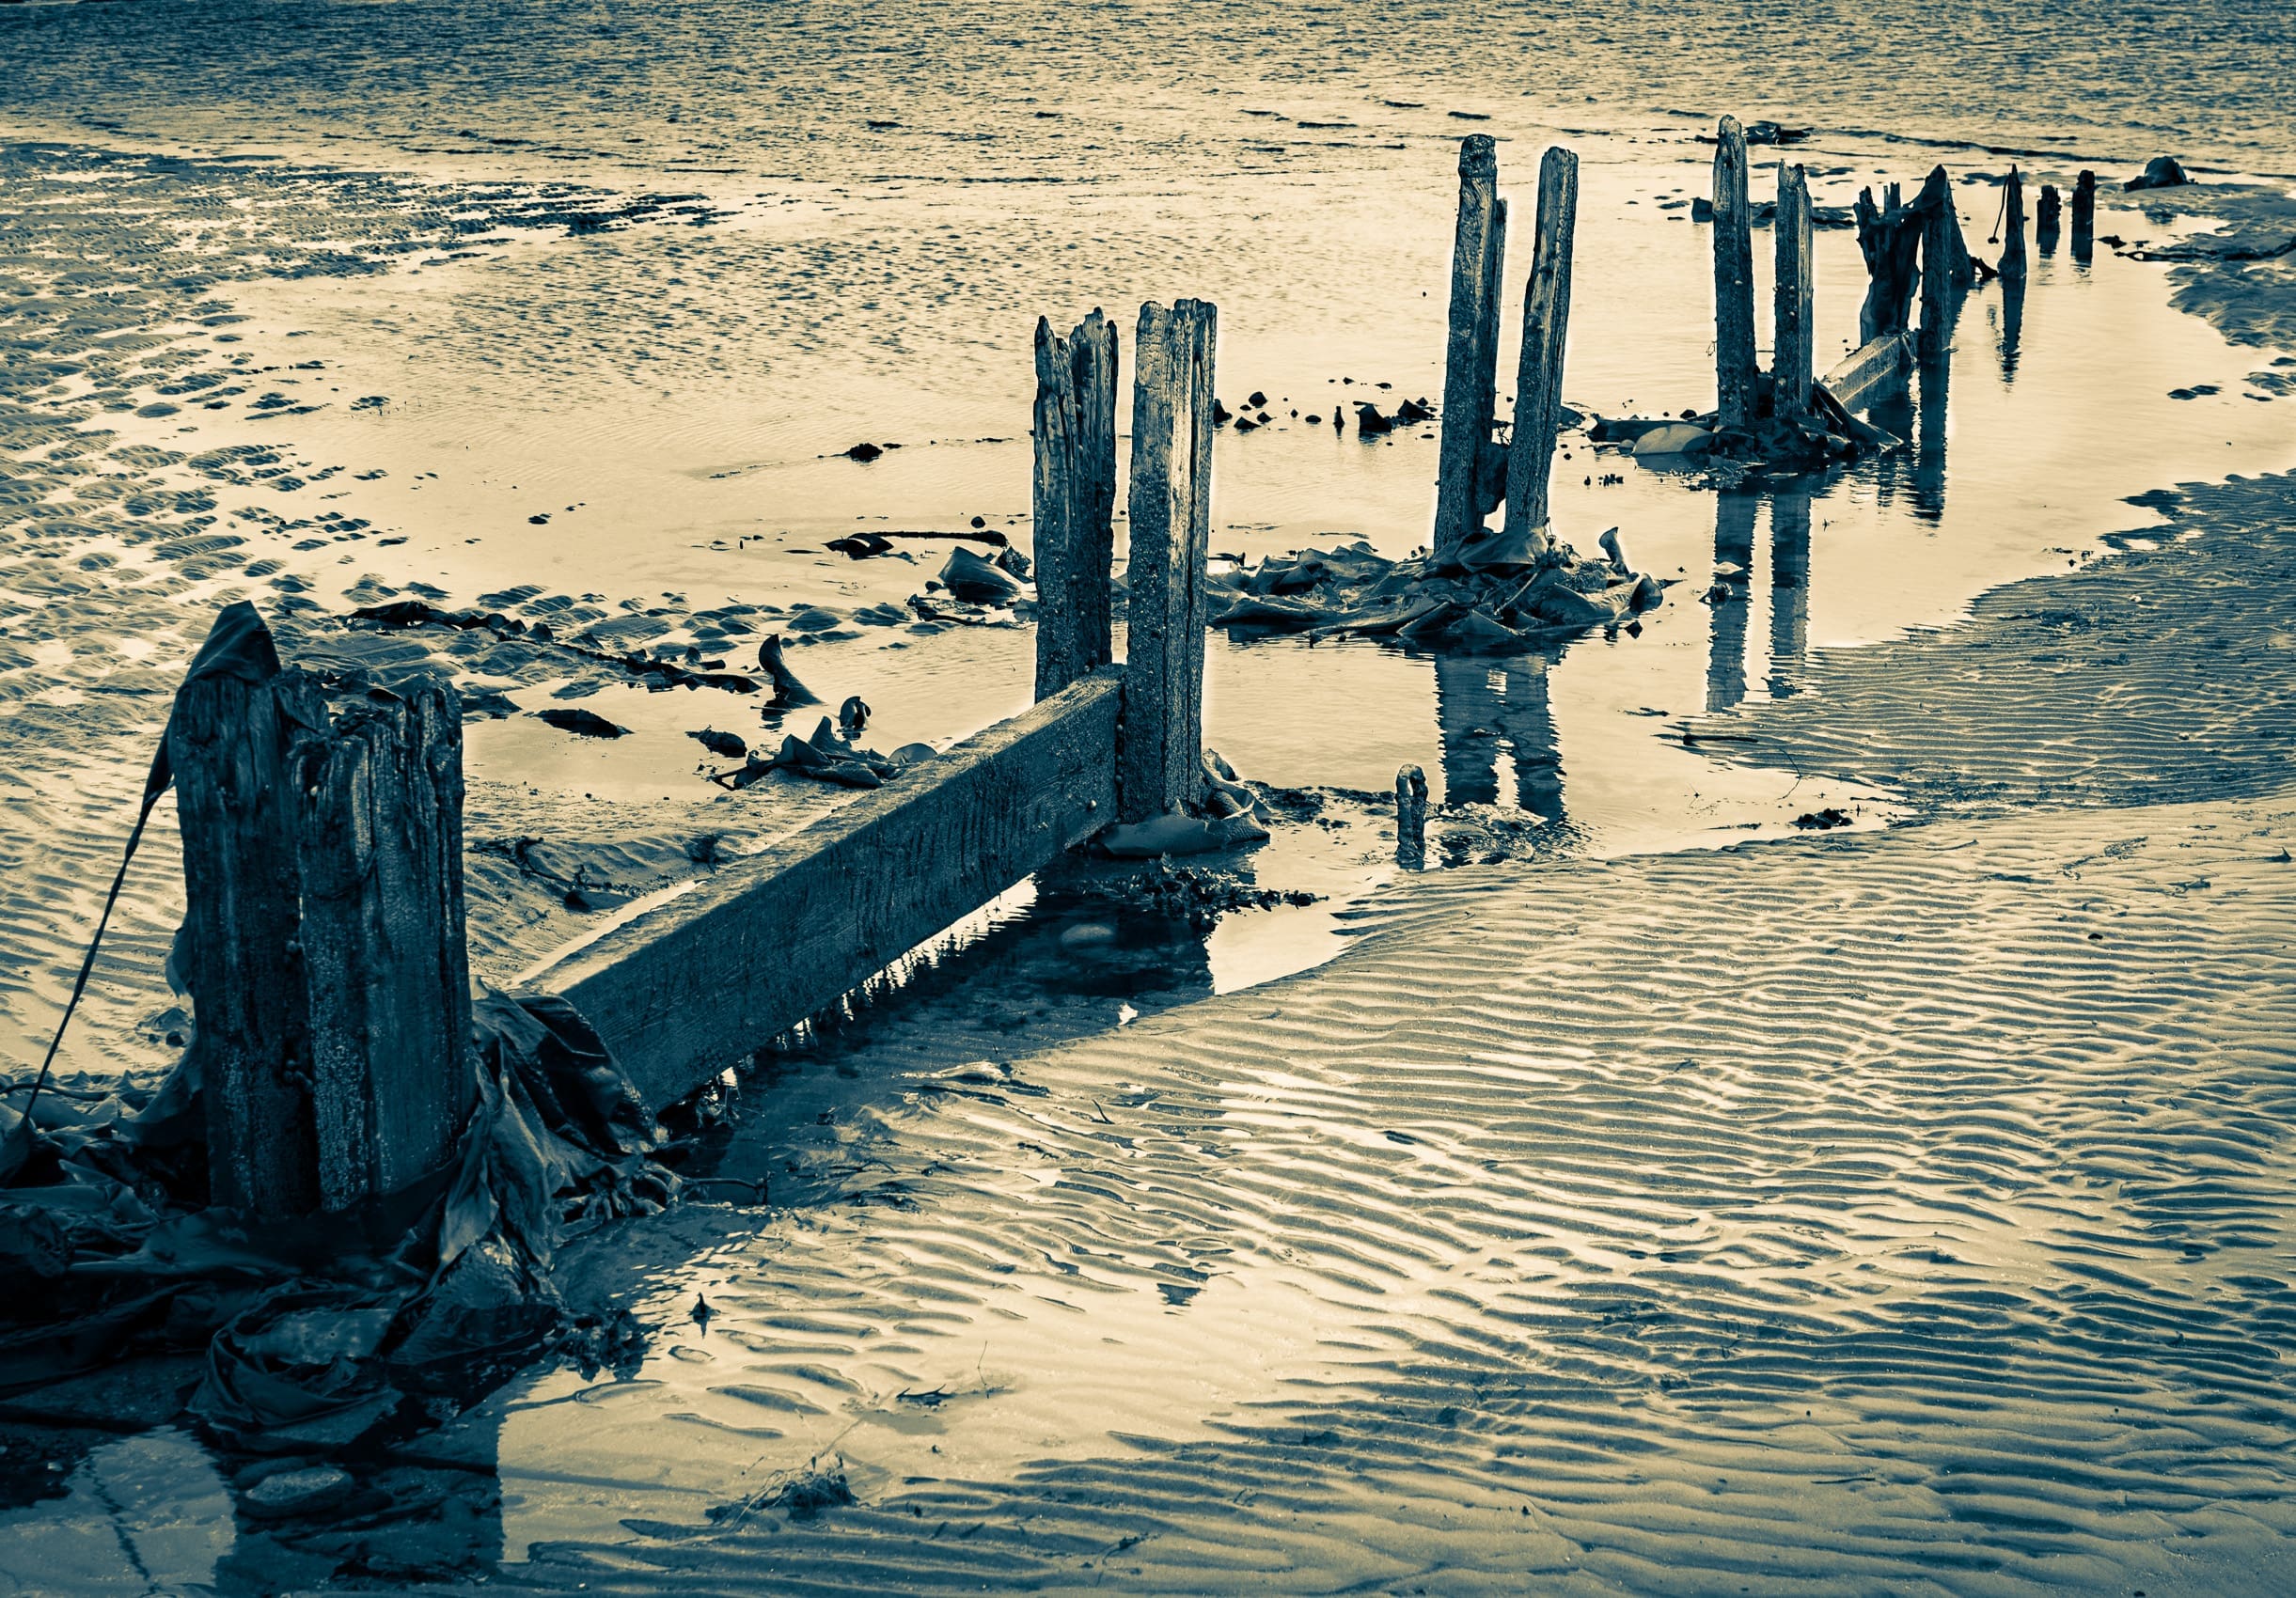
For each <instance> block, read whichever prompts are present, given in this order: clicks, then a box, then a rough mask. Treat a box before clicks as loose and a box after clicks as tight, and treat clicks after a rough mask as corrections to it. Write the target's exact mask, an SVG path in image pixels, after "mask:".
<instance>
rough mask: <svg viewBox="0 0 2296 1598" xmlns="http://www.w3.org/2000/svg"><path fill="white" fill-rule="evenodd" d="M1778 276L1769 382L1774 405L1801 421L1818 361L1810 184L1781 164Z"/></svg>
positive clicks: (1774, 279)
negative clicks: (1813, 322)
mask: <svg viewBox="0 0 2296 1598" xmlns="http://www.w3.org/2000/svg"><path fill="white" fill-rule="evenodd" d="M1771 229H1772V232H1773V235H1774V237H1773V241H1772V243H1773V247H1774V254H1775V271H1774V274H1773V277H1772V284H1773V287H1772V290H1771V293H1770V320H1771V329H1770V378H1771V386H1772V390H1773V393H1774V396H1775V399H1774V401H1773V403H1774V406H1775V408H1776V409H1777V410H1778V411H1779V412H1780V413H1781V414H1783V415H1788V416H1799V415H1801V414H1802V413H1803V412H1805V411H1807V410H1808V409H1809V408H1810V382H1811V379H1812V377H1813V375H1814V373H1813V372H1812V369H1811V368H1812V366H1813V364H1814V362H1815V361H1816V329H1815V327H1814V326H1813V324H1812V321H1811V318H1812V316H1813V314H1814V311H1815V305H1816V280H1815V274H1816V266H1815V263H1814V262H1813V260H1812V258H1811V252H1810V184H1809V179H1808V177H1807V175H1806V174H1805V173H1804V172H1803V171H1802V169H1801V166H1800V165H1798V164H1794V163H1791V162H1785V161H1781V162H1780V163H1778V211H1777V216H1776V218H1775V220H1774V221H1773V222H1772V223H1771Z"/></svg>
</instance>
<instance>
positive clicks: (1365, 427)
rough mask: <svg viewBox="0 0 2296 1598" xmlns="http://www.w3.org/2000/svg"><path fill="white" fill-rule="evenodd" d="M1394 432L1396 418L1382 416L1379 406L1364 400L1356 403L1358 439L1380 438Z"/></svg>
mask: <svg viewBox="0 0 2296 1598" xmlns="http://www.w3.org/2000/svg"><path fill="white" fill-rule="evenodd" d="M1355 431H1356V436H1357V437H1358V438H1379V437H1382V436H1384V435H1385V434H1387V433H1391V432H1393V431H1395V420H1394V418H1393V417H1392V416H1383V415H1380V414H1379V407H1378V406H1376V405H1374V404H1371V403H1370V402H1368V401H1366V400H1362V399H1358V400H1357V401H1356V402H1355Z"/></svg>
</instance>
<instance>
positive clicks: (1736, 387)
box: [1714, 117, 1759, 431]
mask: <svg viewBox="0 0 2296 1598" xmlns="http://www.w3.org/2000/svg"><path fill="white" fill-rule="evenodd" d="M1753 343H1754V341H1753V211H1752V210H1751V209H1750V208H1749V207H1748V205H1747V202H1746V131H1745V130H1744V129H1743V128H1741V127H1739V126H1738V118H1736V117H1724V118H1722V126H1721V133H1720V136H1719V137H1718V138H1717V139H1716V140H1715V145H1714V391H1715V409H1716V411H1717V412H1718V413H1719V416H1718V420H1719V421H1720V424H1721V425H1722V426H1723V427H1725V428H1736V429H1738V430H1739V431H1753V424H1754V415H1755V394H1756V390H1757V384H1756V374H1757V372H1758V370H1759V368H1757V366H1756V365H1755V361H1754V347H1753Z"/></svg>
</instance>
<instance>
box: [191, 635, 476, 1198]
mask: <svg viewBox="0 0 2296 1598" xmlns="http://www.w3.org/2000/svg"><path fill="white" fill-rule="evenodd" d="M243 612H244V613H243ZM227 625H229V626H233V627H238V628H243V629H245V630H246V632H245V634H244V636H245V638H246V641H247V646H248V647H246V648H244V649H243V650H240V651H239V652H238V655H237V658H236V664H235V665H234V666H233V667H232V668H231V669H228V670H223V671H209V672H198V671H195V672H194V674H193V675H192V676H191V677H190V678H189V679H187V680H186V682H184V685H183V688H182V691H181V693H180V694H179V695H178V696H177V700H176V707H175V713H174V715H173V717H172V718H171V720H170V722H169V724H168V734H167V750H168V759H169V761H170V763H171V765H172V766H173V768H174V772H175V778H176V788H177V810H178V816H179V819H180V823H181V833H182V839H183V878H184V889H185V898H186V914H185V936H184V939H183V948H184V949H185V959H186V965H185V971H184V976H185V979H186V985H187V986H188V988H189V989H190V992H191V996H192V1004H193V1012H194V1018H195V1023H196V1026H195V1032H194V1042H193V1047H194V1049H195V1050H197V1054H198V1064H199V1071H200V1073H201V1081H202V1085H203V1088H204V1089H205V1094H206V1101H207V1120H208V1149H209V1185H210V1191H211V1197H212V1200H213V1201H214V1202H215V1203H217V1204H221V1205H227V1206H230V1207H234V1208H240V1209H244V1210H248V1211H251V1212H253V1213H255V1214H258V1215H259V1216H262V1217H264V1218H271V1219H284V1218H289V1217H292V1216H297V1215H305V1214H312V1213H314V1212H316V1211H321V1210H327V1211H335V1210H343V1209H347V1208H350V1207H352V1206H353V1205H355V1204H357V1203H360V1202H362V1201H364V1200H366V1199H372V1198H379V1197H381V1196H383V1195H385V1194H387V1193H391V1192H395V1191H397V1190H398V1189H400V1188H401V1187H404V1186H405V1185H407V1184H408V1183H412V1182H414V1181H416V1180H417V1179H419V1178H421V1177H423V1176H426V1175H429V1174H431V1173H432V1172H433V1171H435V1170H437V1169H439V1168H440V1167H443V1166H444V1165H446V1163H447V1162H448V1158H449V1157H450V1156H451V1154H452V1152H453V1150H454V1145H455V1140H456V1138H457V1137H458V1136H459V1135H460V1133H461V1131H462V1128H463V1125H464V1121H465V1120H466V1119H467V1117H468V1115H469V1112H470V1109H471V1106H472V1104H473V1102H474V1101H475V1098H476V1093H477V1080H476V1077H475V1074H474V1073H473V1068H472V1062H471V1057H470V979H469V967H468V964H467V957H466V954H465V951H464V910H463V834H462V806H463V776H462V707H461V701H460V699H459V698H458V697H457V696H456V695H455V692H454V690H453V689H452V688H451V687H450V686H448V684H446V683H444V682H433V681H419V680H418V681H415V682H409V683H406V684H403V685H402V686H401V688H400V689H399V690H398V691H396V692H394V691H392V690H388V689H383V688H370V687H365V686H364V685H363V684H362V685H354V686H351V687H349V688H348V689H346V688H345V687H344V685H342V684H338V683H336V682H330V681H328V680H325V679H322V678H320V677H317V676H315V675H313V674H311V673H308V672H305V671H301V670H298V669H296V668H294V667H292V666H282V665H281V664H280V662H279V659H278V655H277V652H276V650H275V646H274V644H273V642H272V640H271V636H270V635H269V632H268V631H267V630H265V629H263V627H262V624H261V622H260V620H259V619H257V618H256V617H255V616H254V612H253V609H252V607H243V606H237V605H235V606H232V607H230V608H229V609H228V610H227V611H226V613H225V616H224V618H223V619H219V620H218V622H217V627H218V629H219V630H220V629H222V628H223V627H225V626H227Z"/></svg>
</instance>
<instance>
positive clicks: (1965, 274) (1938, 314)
mask: <svg viewBox="0 0 2296 1598" xmlns="http://www.w3.org/2000/svg"><path fill="white" fill-rule="evenodd" d="M1913 209H1914V210H1915V211H1918V212H1919V213H1920V214H1921V339H1920V348H1921V353H1922V356H1923V358H1924V359H1930V360H1933V359H1936V358H1938V357H1939V356H1942V355H1943V354H1944V353H1945V352H1946V351H1947V350H1948V349H1950V348H1951V346H1952V343H1953V324H1954V320H1955V318H1956V317H1957V316H1958V315H1959V313H1960V309H1961V298H1962V296H1963V294H1965V293H1966V292H1967V291H1968V288H1969V284H1970V282H1971V280H1972V279H1974V275H1975V269H1974V267H1973V266H1972V265H1971V264H1970V259H1969V250H1968V247H1967V245H1966V243H1964V242H1963V240H1962V237H1961V218H1960V216H1959V214H1958V211H1956V209H1955V207H1954V202H1953V180H1951V179H1950V178H1948V177H1947V176H1946V175H1945V168H1944V167H1942V166H1937V167H1932V168H1931V169H1930V172H1929V178H1928V180H1927V181H1926V182H1925V183H1923V184H1922V190H1921V193H1920V194H1919V195H1917V196H1914V199H1913Z"/></svg>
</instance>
